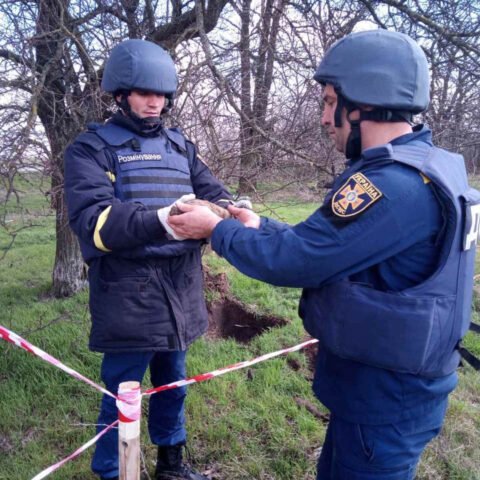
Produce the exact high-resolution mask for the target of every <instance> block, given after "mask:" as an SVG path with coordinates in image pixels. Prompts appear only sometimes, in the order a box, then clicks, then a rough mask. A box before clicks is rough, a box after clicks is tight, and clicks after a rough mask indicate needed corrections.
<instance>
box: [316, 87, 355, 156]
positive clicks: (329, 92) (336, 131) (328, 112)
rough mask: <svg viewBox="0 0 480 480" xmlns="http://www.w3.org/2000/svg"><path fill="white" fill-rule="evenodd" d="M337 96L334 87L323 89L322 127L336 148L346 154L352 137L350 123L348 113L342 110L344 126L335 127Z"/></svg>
mask: <svg viewBox="0 0 480 480" xmlns="http://www.w3.org/2000/svg"><path fill="white" fill-rule="evenodd" d="M337 99H338V97H337V94H336V93H335V90H334V88H333V86H332V85H326V86H325V88H324V89H323V112H322V126H323V127H325V129H326V130H327V132H328V134H329V135H330V137H331V138H332V140H333V141H334V142H335V148H336V149H337V150H338V151H339V152H341V153H345V151H346V145H347V139H348V136H349V135H350V130H351V129H350V123H349V122H348V121H347V112H346V110H345V109H343V110H342V126H341V127H335V109H336V108H337Z"/></svg>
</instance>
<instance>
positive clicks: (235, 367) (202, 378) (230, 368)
mask: <svg viewBox="0 0 480 480" xmlns="http://www.w3.org/2000/svg"><path fill="white" fill-rule="evenodd" d="M315 343H318V340H317V339H315V338H314V339H312V340H308V341H307V342H303V343H300V344H299V345H295V346H294V347H290V348H284V349H283V350H277V351H276V352H272V353H267V354H265V355H262V356H260V357H257V358H254V359H253V360H247V361H245V362H239V363H235V364H233V365H230V366H228V367H223V368H219V369H218V370H214V371H213V372H209V373H202V374H201V375H196V376H195V377H190V378H187V379H185V380H179V381H178V382H172V383H169V384H167V385H162V386H161V387H155V388H149V389H148V390H145V392H144V393H143V395H152V394H154V393H158V392H163V391H165V390H172V389H174V388H178V387H183V386H185V385H190V384H192V383H200V382H205V380H210V379H211V378H214V377H219V376H220V375H224V374H225V373H228V372H233V371H234V370H240V369H241V368H246V367H250V366H251V365H255V364H256V363H260V362H264V361H265V360H270V359H271V358H274V357H278V356H279V355H285V354H286V353H291V352H296V351H297V350H301V349H302V348H305V347H309V346H310V345H314V344H315Z"/></svg>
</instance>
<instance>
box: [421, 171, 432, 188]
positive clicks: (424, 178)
mask: <svg viewBox="0 0 480 480" xmlns="http://www.w3.org/2000/svg"><path fill="white" fill-rule="evenodd" d="M420 176H421V177H422V180H423V183H425V185H426V184H427V183H430V182H431V180H430V179H429V178H428V177H427V176H426V175H424V174H423V173H422V172H420Z"/></svg>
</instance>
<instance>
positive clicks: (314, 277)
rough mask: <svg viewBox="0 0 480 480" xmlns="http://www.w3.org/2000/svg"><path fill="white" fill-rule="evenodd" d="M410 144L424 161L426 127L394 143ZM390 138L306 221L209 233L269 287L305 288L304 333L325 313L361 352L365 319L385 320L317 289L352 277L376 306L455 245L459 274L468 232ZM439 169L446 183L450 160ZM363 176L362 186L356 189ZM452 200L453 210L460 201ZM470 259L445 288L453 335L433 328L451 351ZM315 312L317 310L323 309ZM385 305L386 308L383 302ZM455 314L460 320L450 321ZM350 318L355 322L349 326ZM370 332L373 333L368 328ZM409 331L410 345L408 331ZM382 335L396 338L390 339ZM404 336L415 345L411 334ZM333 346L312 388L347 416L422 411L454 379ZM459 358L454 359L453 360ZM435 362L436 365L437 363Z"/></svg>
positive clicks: (231, 225) (437, 266) (431, 272)
mask: <svg viewBox="0 0 480 480" xmlns="http://www.w3.org/2000/svg"><path fill="white" fill-rule="evenodd" d="M413 144H417V145H418V144H420V145H422V148H420V150H421V151H422V152H423V153H421V155H423V156H424V157H423V158H424V159H427V158H428V155H429V153H430V152H433V151H434V150H435V149H434V148H433V146H432V145H431V134H430V131H429V130H428V129H426V128H421V129H416V130H415V132H414V133H412V134H409V135H405V136H402V137H399V138H398V139H396V140H395V141H393V142H392V145H393V148H395V146H400V145H402V148H405V146H409V145H410V147H411V146H412V145H413ZM392 145H385V146H381V147H378V148H372V149H369V150H366V151H365V152H364V153H363V155H362V157H361V158H359V159H357V160H356V161H353V162H351V163H350V165H349V166H348V168H347V169H346V170H345V172H343V173H342V174H341V175H340V176H339V178H337V179H336V181H335V184H334V186H333V189H332V192H331V193H330V194H329V195H328V196H327V198H326V200H325V203H324V205H323V206H322V207H321V208H320V209H318V210H317V211H316V212H314V213H313V214H312V215H311V216H310V217H309V218H308V219H307V220H306V221H305V222H302V223H300V224H298V225H296V226H294V227H288V226H285V225H279V224H277V223H276V222H272V221H268V220H264V221H263V226H262V228H261V229H260V230H255V229H248V228H243V227H242V225H241V224H239V223H238V222H236V221H234V220H227V221H223V222H221V223H220V224H219V225H218V226H217V227H216V229H215V230H214V233H213V236H212V246H213V248H214V249H215V251H217V252H218V253H219V254H220V255H222V256H225V258H227V260H228V261H229V262H231V263H232V264H233V265H235V266H236V267H237V268H239V269H240V270H241V271H243V272H244V273H246V274H247V275H250V276H253V277H255V278H258V279H260V280H264V281H268V282H270V283H273V284H275V285H283V286H291V287H303V288H304V289H305V290H304V293H303V298H302V304H301V312H300V313H301V315H302V316H303V317H304V318H305V319H307V325H308V326H309V328H310V330H312V325H314V323H315V320H317V321H318V320H320V318H326V317H327V316H328V315H332V318H333V319H334V320H335V321H336V322H337V325H338V323H340V327H341V326H342V325H343V324H345V325H348V327H349V329H350V331H348V332H345V331H342V335H349V337H348V341H349V342H350V346H352V345H353V346H355V342H356V341H357V340H358V342H362V344H361V348H363V351H368V341H369V331H368V327H366V324H368V316H369V315H370V316H371V321H372V324H373V325H376V326H377V327H378V326H379V325H382V322H381V320H382V319H381V318H379V317H378V316H377V317H373V315H376V313H377V312H376V310H375V309H374V310H375V311H370V312H369V311H368V310H367V309H366V305H367V303H368V302H367V303H363V304H362V305H359V304H358V303H357V305H356V307H357V308H358V310H357V311H354V310H353V309H351V308H349V307H350V303H352V304H353V302H352V299H351V298H348V296H349V295H350V294H351V291H350V292H347V293H348V294H347V298H339V299H338V302H337V299H336V298H333V297H332V296H331V295H326V299H325V298H322V299H320V298H319V293H318V292H327V293H328V290H329V289H332V288H334V289H335V290H336V292H335V293H338V291H337V290H338V289H339V287H340V286H343V285H345V282H350V283H348V285H350V284H351V283H354V284H355V285H356V286H355V288H357V287H359V288H361V289H362V293H364V292H365V291H366V290H368V291H369V292H370V293H372V296H371V297H370V298H372V297H375V296H377V298H375V301H376V305H375V307H378V306H379V305H381V302H388V297H389V295H393V296H394V297H395V298H396V296H397V295H400V296H401V295H402V292H403V291H405V290H407V289H411V290H414V289H415V288H416V287H418V286H420V285H423V284H426V285H427V286H428V283H425V281H426V280H427V279H428V278H429V277H431V276H435V275H436V274H437V273H438V272H439V271H441V269H442V267H443V266H444V265H445V259H446V255H448V253H449V252H450V247H452V246H453V248H452V251H453V252H455V255H456V254H457V253H458V255H457V256H456V260H455V261H456V263H457V272H458V265H459V262H460V257H461V256H460V251H461V242H460V240H459V238H460V234H462V235H463V234H464V233H465V231H464V229H463V222H464V218H463V217H464V214H463V213H462V215H461V216H459V214H457V213H456V210H455V208H454V209H453V210H452V209H451V208H449V205H450V201H451V199H450V198H449V196H448V194H447V193H446V191H444V189H443V185H440V182H437V181H436V180H438V179H432V180H433V181H431V180H430V179H428V178H426V177H425V176H424V175H421V172H420V171H419V170H418V164H417V165H416V167H417V168H412V167H411V166H407V165H405V164H402V163H400V162H397V161H395V159H394V158H393V157H392V155H391V153H392ZM441 168H442V169H443V175H444V178H445V179H446V181H448V165H442V167H441ZM445 170H447V171H445ZM451 174H452V175H457V174H458V175H460V177H461V181H462V182H464V183H463V185H464V186H466V177H465V172H464V167H463V165H462V166H461V168H459V169H458V168H455V167H453V166H452V169H451ZM352 178H353V180H352ZM355 179H357V180H355ZM362 182H363V187H362V188H359V185H360V186H362ZM454 184H455V182H452V185H454ZM359 193H360V195H358V194H359ZM457 193H458V192H457ZM455 201H456V204H457V206H458V207H459V208H458V212H460V200H459V198H456V199H455ZM463 206H464V205H462V208H463ZM462 211H463V210H462ZM457 227H458V228H457ZM460 227H461V228H460ZM460 232H462V233H460ZM455 261H454V263H455ZM469 262H470V264H469V267H468V268H464V269H463V271H462V274H465V275H464V277H463V278H462V280H461V282H465V284H462V287H461V291H459V292H457V291H456V288H457V285H456V283H455V282H454V283H455V286H452V284H448V285H446V289H447V290H448V289H450V290H451V291H450V295H451V296H455V295H456V294H457V293H460V294H461V296H462V295H463V294H464V293H466V295H465V296H463V297H462V298H461V299H460V301H459V302H458V304H457V307H458V310H457V312H456V315H454V316H450V317H449V320H447V321H446V325H444V326H446V327H450V329H451V330H450V331H451V332H453V331H454V330H455V329H456V335H457V338H453V337H454V336H455V334H453V333H452V334H451V335H449V334H448V333H443V332H439V330H438V329H439V328H441V327H440V326H439V325H438V324H437V325H433V326H432V331H433V335H434V338H435V341H436V342H439V343H442V342H444V343H443V345H442V347H445V348H446V349H447V350H448V348H450V354H451V353H452V351H453V349H454V345H455V343H456V342H457V341H458V340H459V338H460V336H461V334H462V333H464V329H465V321H464V320H465V319H464V313H465V312H466V311H467V310H468V309H469V307H470V304H469V301H468V299H467V296H468V294H470V292H468V288H469V282H470V283H471V279H470V280H469V281H468V279H467V276H468V275H470V274H471V273H472V270H471V269H472V267H473V265H472V258H469ZM468 269H470V270H468ZM470 276H471V275H470ZM332 286H334V287H332ZM429 286H430V287H432V289H431V290H430V291H427V292H425V291H423V292H422V295H426V296H429V295H430V296H432V295H433V296H435V295H437V286H436V285H435V286H434V285H433V284H432V285H429ZM470 286H471V285H470ZM330 293H332V292H330ZM446 296H448V292H447V294H446ZM364 297H367V298H368V295H364ZM380 297H381V298H380ZM327 299H328V301H329V303H328V302H327ZM327 303H328V305H327ZM374 303H375V302H374ZM453 303H455V301H454V302H453ZM322 305H323V306H322ZM326 306H328V307H329V310H328V311H326V310H325V307H326ZM450 306H452V303H450ZM360 308H363V309H364V310H360ZM320 309H323V311H322V314H321V315H320V314H319V310H320ZM337 309H338V311H337ZM385 311H386V312H387V314H388V305H385ZM396 313H397V315H400V316H402V315H401V313H399V312H396ZM410 313H412V309H410V310H409V311H405V312H404V314H405V316H404V317H403V318H408V315H409V314H410ZM454 317H455V318H456V319H457V320H458V321H457V320H455V321H453V318H454ZM357 319H358V321H359V324H358V326H359V328H360V329H359V330H357V331H352V330H351V329H352V328H353V327H352V326H353V325H355V322H356V320H357ZM467 321H468V320H467ZM455 322H456V323H455ZM454 324H455V326H454ZM340 327H339V328H340ZM410 327H411V324H410ZM357 328H358V327H357ZM316 331H317V333H318V330H316ZM359 332H360V333H361V334H359ZM397 333H398V331H397ZM404 333H405V332H404ZM415 333H416V332H412V334H415ZM319 336H320V335H319ZM372 337H375V334H373V333H372ZM406 338H407V342H408V335H407V336H406ZM385 340H386V341H388V342H393V339H392V337H390V338H386V339H385ZM411 340H412V345H413V344H414V343H415V342H414V341H415V337H412V339H411ZM365 342H367V344H365ZM437 345H438V343H437ZM334 347H335V345H333V347H332V345H322V346H321V347H320V350H319V355H318V359H317V368H316V374H315V381H314V390H315V392H316V394H317V396H318V398H319V399H320V400H321V401H322V402H323V403H324V404H325V405H326V406H327V407H328V408H330V409H331V410H332V411H333V412H335V413H336V414H338V415H340V416H342V417H343V418H345V419H347V420H350V421H353V422H361V423H389V422H393V421H396V420H399V419H402V418H411V417H413V416H417V415H422V414H423V413H425V412H427V411H428V410H429V409H430V408H432V406H433V405H437V404H438V403H439V402H440V401H442V400H443V399H444V398H445V396H446V395H447V394H448V393H449V392H450V391H451V390H452V389H453V388H454V386H455V384H456V381H457V380H456V373H451V372H452V369H451V368H450V369H447V374H445V375H443V376H435V378H427V377H426V376H425V375H419V374H413V373H405V371H403V372H402V371H398V369H397V370H394V369H392V368H390V367H391V365H390V366H386V365H382V366H383V367H384V368H379V366H380V365H378V364H377V363H375V362H371V359H370V358H358V357H356V358H357V360H354V359H352V358H351V357H350V358H344V357H345V355H344V354H345V352H344V351H342V352H340V351H338V350H336V349H335V348H334ZM372 347H374V345H373V344H372ZM383 347H384V348H383V350H382V351H383V352H385V351H388V345H386V346H383ZM359 348H360V347H359ZM393 348H394V345H392V350H393ZM357 353H358V352H357ZM374 353H377V352H374ZM340 354H341V355H342V356H340ZM432 358H433V357H432ZM456 358H457V357H456V356H455V355H454V356H452V361H453V362H455V361H456ZM448 359H449V360H450V357H449V358H448ZM435 361H438V358H435ZM366 362H368V363H366ZM429 367H432V368H433V363H432V364H428V365H426V368H427V369H428V368H429ZM434 367H435V368H434V369H437V367H438V364H435V365H434ZM437 370H438V369H437ZM435 373H438V372H435Z"/></svg>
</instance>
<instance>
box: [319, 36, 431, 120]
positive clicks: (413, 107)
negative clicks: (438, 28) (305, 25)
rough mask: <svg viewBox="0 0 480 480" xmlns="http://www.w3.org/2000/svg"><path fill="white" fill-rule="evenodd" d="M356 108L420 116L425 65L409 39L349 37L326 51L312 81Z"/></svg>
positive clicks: (424, 103) (426, 76)
mask: <svg viewBox="0 0 480 480" xmlns="http://www.w3.org/2000/svg"><path fill="white" fill-rule="evenodd" d="M313 78H314V79H315V80H316V81H317V82H319V83H321V84H323V85H325V84H327V83H328V84H331V85H332V86H333V87H335V90H336V91H337V94H340V95H342V96H343V97H344V98H345V99H346V100H348V101H350V102H352V103H354V104H363V105H370V106H373V107H379V108H381V109H387V110H394V111H395V110H401V111H405V112H410V113H413V114H415V113H420V112H422V111H424V110H426V109H427V107H428V104H429V102H430V95H429V86H430V77H429V72H428V63H427V59H426V57H425V54H424V53H423V50H422V49H421V48H420V46H419V45H418V44H417V43H416V42H415V41H414V40H412V39H411V38H410V37H409V36H407V35H404V34H402V33H398V32H390V31H388V30H370V31H365V32H358V33H352V34H350V35H347V36H346V37H344V38H342V39H341V40H339V41H337V42H336V43H334V44H333V45H332V47H330V49H329V50H328V51H327V53H326V54H325V56H324V58H323V60H322V62H321V63H320V65H319V67H318V69H317V71H316V72H315V75H314V77H313Z"/></svg>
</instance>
